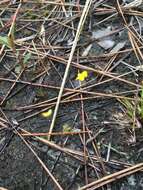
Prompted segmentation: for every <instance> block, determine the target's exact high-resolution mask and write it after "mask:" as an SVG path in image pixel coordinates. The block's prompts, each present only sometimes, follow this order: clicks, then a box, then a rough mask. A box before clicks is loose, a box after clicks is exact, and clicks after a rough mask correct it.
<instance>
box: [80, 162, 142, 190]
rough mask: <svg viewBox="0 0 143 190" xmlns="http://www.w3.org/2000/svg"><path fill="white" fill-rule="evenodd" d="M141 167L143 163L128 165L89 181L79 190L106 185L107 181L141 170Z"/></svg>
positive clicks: (93, 188)
mask: <svg viewBox="0 0 143 190" xmlns="http://www.w3.org/2000/svg"><path fill="white" fill-rule="evenodd" d="M142 169H143V163H140V164H136V165H135V166H131V167H128V168H126V169H123V170H121V171H119V172H116V173H114V174H111V175H108V176H105V177H103V178H101V179H99V180H96V181H94V182H92V183H89V184H88V185H85V186H83V187H81V188H80V190H86V189H88V190H95V189H97V188H99V187H102V186H103V185H106V184H108V183H111V182H113V181H115V180H117V179H120V178H123V177H126V176H128V175H131V174H133V173H135V172H137V171H141V170H142Z"/></svg>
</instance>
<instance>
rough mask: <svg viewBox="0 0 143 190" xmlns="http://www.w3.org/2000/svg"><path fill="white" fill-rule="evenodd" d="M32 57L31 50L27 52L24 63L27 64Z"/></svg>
mask: <svg viewBox="0 0 143 190" xmlns="http://www.w3.org/2000/svg"><path fill="white" fill-rule="evenodd" d="M30 58H31V53H30V52H29V53H27V54H25V56H24V60H23V63H24V64H26V63H27V62H28V61H29V59H30Z"/></svg>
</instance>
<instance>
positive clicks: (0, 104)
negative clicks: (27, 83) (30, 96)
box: [0, 69, 24, 106]
mask: <svg viewBox="0 0 143 190" xmlns="http://www.w3.org/2000/svg"><path fill="white" fill-rule="evenodd" d="M23 71H24V69H23V70H22V71H21V72H20V74H19V75H18V77H17V78H16V80H15V81H14V83H13V85H12V86H11V88H10V89H9V91H8V92H7V94H6V95H5V97H4V98H3V100H2V101H1V103H0V106H2V105H3V103H4V102H5V100H6V98H7V97H8V95H9V94H10V93H11V91H12V90H13V88H14V87H15V85H16V83H17V81H18V80H19V78H20V77H21V75H22V74H23Z"/></svg>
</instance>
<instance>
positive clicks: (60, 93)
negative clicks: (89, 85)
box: [48, 0, 92, 140]
mask: <svg viewBox="0 0 143 190" xmlns="http://www.w3.org/2000/svg"><path fill="white" fill-rule="evenodd" d="M91 3H92V0H86V3H85V7H84V9H83V12H82V15H81V19H80V21H79V24H78V28H77V32H76V36H75V39H74V42H73V46H72V49H71V52H70V56H69V60H68V62H67V66H66V70H65V74H64V77H63V81H62V84H61V88H60V91H59V95H58V99H57V103H56V106H55V110H54V114H53V118H52V123H51V126H50V130H49V133H51V132H52V131H53V128H54V125H55V120H56V117H57V113H58V109H59V104H60V101H61V97H62V94H63V90H64V86H65V83H66V79H67V76H68V73H69V69H70V65H71V62H72V58H73V55H74V51H75V49H76V46H77V43H78V40H79V36H80V33H81V30H82V27H83V25H84V22H85V19H86V17H87V14H88V11H89V8H90V5H91ZM48 139H49V140H50V136H48Z"/></svg>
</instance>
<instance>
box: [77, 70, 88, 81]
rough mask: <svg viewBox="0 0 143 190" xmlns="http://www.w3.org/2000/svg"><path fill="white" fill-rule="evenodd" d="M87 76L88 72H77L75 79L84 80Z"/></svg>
mask: <svg viewBox="0 0 143 190" xmlns="http://www.w3.org/2000/svg"><path fill="white" fill-rule="evenodd" d="M87 77H88V72H87V71H83V72H81V73H78V75H77V77H76V80H80V81H84V80H85V79H86V78H87Z"/></svg>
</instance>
